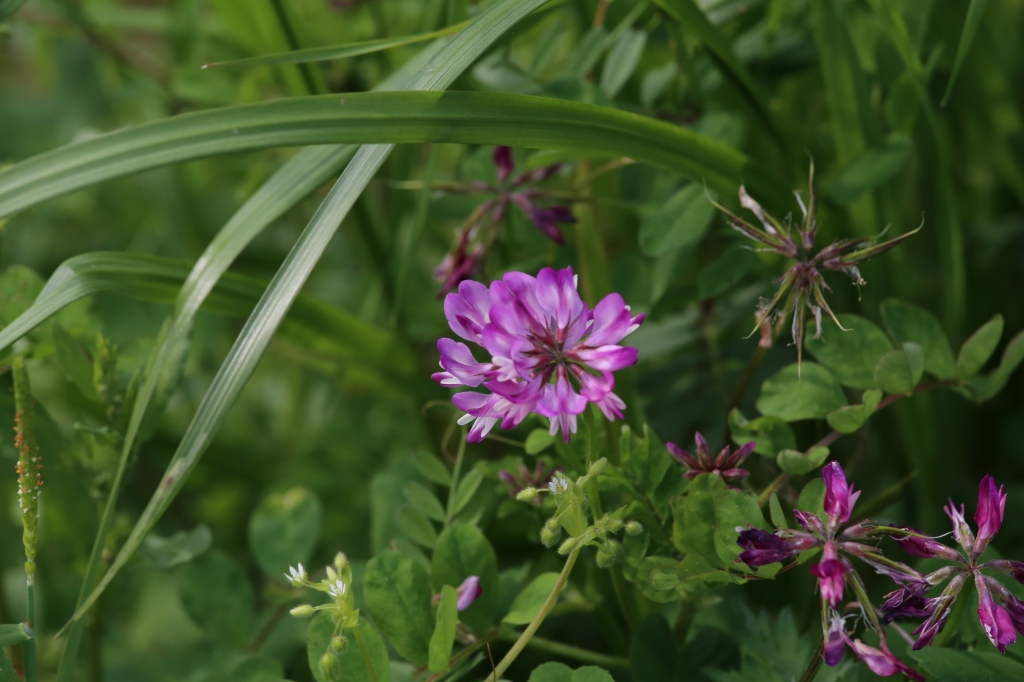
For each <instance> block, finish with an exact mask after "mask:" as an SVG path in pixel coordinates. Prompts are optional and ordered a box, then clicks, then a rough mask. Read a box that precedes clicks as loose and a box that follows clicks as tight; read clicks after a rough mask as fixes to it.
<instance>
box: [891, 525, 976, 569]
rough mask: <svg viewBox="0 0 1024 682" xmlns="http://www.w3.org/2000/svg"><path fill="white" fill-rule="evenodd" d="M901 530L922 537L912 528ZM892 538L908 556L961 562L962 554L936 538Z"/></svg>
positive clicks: (911, 536)
mask: <svg viewBox="0 0 1024 682" xmlns="http://www.w3.org/2000/svg"><path fill="white" fill-rule="evenodd" d="M900 528H903V529H904V530H907V531H910V532H911V533H917V534H918V535H920V532H919V531H917V530H914V529H913V528H911V527H910V526H900ZM892 537H893V539H894V540H896V542H898V543H900V547H902V548H903V549H904V550H905V551H906V552H907V553H908V554H913V555H914V556H919V557H922V558H924V559H932V558H934V557H941V558H943V559H946V560H947V561H959V560H960V558H961V557H960V554H959V553H958V552H957V551H956V550H955V549H952V548H950V547H946V546H945V545H944V544H942V543H941V542H939V541H938V540H935V539H934V538H923V537H918V536H917V535H902V536H901V535H893V536H892Z"/></svg>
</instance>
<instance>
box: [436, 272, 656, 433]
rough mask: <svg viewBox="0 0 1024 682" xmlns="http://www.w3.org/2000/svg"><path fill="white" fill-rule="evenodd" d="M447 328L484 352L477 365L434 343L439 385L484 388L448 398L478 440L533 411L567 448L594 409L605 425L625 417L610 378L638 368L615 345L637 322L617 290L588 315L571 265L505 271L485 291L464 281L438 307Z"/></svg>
mask: <svg viewBox="0 0 1024 682" xmlns="http://www.w3.org/2000/svg"><path fill="white" fill-rule="evenodd" d="M444 311H445V316H446V317H447V318H448V324H449V325H450V326H451V328H452V331H454V332H455V333H456V334H458V335H459V336H460V337H462V338H463V339H465V340H466V341H470V342H472V343H475V344H477V345H478V346H480V347H482V348H483V349H484V350H485V351H486V352H487V354H488V355H489V356H490V358H489V360H487V361H484V362H479V361H478V360H477V359H476V357H474V355H473V352H472V351H471V350H470V348H469V346H467V345H466V344H464V343H461V342H458V341H454V340H452V339H440V340H439V341H438V342H437V349H438V351H440V353H441V368H442V369H443V370H444V371H443V372H438V373H436V374H434V375H433V379H434V380H435V381H437V382H439V383H440V384H441V385H443V386H450V387H458V386H466V387H469V388H477V387H483V388H485V389H487V390H488V391H489V392H488V393H479V392H476V391H465V392H463V393H457V394H455V396H453V398H452V401H453V402H454V403H455V405H456V406H457V407H458V408H459V409H461V410H464V411H465V412H466V414H465V415H464V416H463V417H462V419H460V420H459V423H461V424H467V423H469V422H473V426H472V428H471V429H470V432H469V437H468V440H469V441H470V442H479V441H481V440H483V438H484V437H485V436H486V435H487V434H488V432H490V430H491V429H492V428H493V427H494V425H495V424H497V423H498V422H501V427H502V428H503V429H511V428H514V427H515V426H518V425H519V423H520V422H522V421H523V419H525V418H526V416H527V415H528V414H530V413H533V412H536V413H537V414H540V415H542V416H544V417H547V418H548V419H550V420H551V434H552V435H554V434H555V433H556V432H557V431H558V430H559V429H561V431H562V437H563V438H564V439H565V441H566V442H568V441H569V434H570V433H575V432H576V417H577V416H578V415H579V414H580V413H581V412H583V410H584V409H586V407H587V404H588V403H594V404H595V405H597V406H598V408H600V410H601V412H603V413H604V415H605V416H606V417H608V419H615V418H616V417H618V418H622V410H623V409H624V408H625V406H626V405H625V403H624V402H623V401H622V400H621V399H620V398H619V397H618V396H617V395H615V393H613V392H612V391H613V389H614V387H615V379H614V377H613V375H612V372H614V371H616V370H619V369H623V368H624V367H629V366H630V365H633V364H635V363H636V355H637V351H636V349H635V348H627V347H623V346H620V345H618V343H619V342H620V341H621V340H622V339H623V338H624V337H625V336H627V335H628V334H630V333H632V332H633V331H634V330H635V329H636V328H637V327H639V326H640V323H641V322H642V321H643V317H644V316H643V314H640V315H635V316H634V315H632V314H631V313H630V310H629V306H627V305H626V304H625V302H624V301H623V300H622V296H620V295H619V294H609V295H608V296H605V297H604V299H602V300H601V302H600V303H598V304H597V306H596V307H594V309H593V310H591V309H590V308H588V307H587V304H586V303H584V302H583V300H582V299H581V298H580V295H579V292H577V290H576V277H575V276H574V275H573V272H572V268H565V269H564V270H553V269H552V268H544V269H543V270H541V271H540V273H538V275H537V276H536V277H532V276H530V275H527V274H525V273H522V272H510V273H507V274H506V275H505V276H504V277H502V278H501V279H500V280H495V281H494V282H492V283H491V285H490V287H487V286H485V285H483V284H481V283H479V282H474V281H470V280H467V281H464V282H462V283H461V284H459V289H458V292H457V293H451V294H448V296H447V297H446V298H445V301H444Z"/></svg>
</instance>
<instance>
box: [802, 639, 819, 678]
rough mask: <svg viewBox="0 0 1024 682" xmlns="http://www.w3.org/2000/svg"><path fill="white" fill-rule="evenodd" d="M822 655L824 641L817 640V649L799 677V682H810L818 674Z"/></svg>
mask: <svg viewBox="0 0 1024 682" xmlns="http://www.w3.org/2000/svg"><path fill="white" fill-rule="evenodd" d="M824 653H825V640H824V639H819V640H818V647H817V648H816V649H815V650H814V655H812V656H811V661H810V663H808V664H807V669H806V670H804V674H803V675H801V676H800V682H812V680H813V679H814V678H815V676H816V675H817V674H818V668H820V667H821V657H822V655H824Z"/></svg>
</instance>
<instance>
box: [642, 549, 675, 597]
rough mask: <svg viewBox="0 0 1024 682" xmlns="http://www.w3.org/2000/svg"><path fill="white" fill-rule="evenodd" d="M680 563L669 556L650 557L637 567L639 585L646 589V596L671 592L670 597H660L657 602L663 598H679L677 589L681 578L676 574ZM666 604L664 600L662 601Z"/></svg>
mask: <svg viewBox="0 0 1024 682" xmlns="http://www.w3.org/2000/svg"><path fill="white" fill-rule="evenodd" d="M677 564H678V562H677V561H676V560H675V559H673V558H671V557H667V556H649V557H646V558H645V559H644V560H643V561H641V562H640V565H639V566H638V567H637V571H636V579H637V584H638V585H639V586H640V587H641V588H646V589H644V594H645V595H650V594H657V593H664V592H669V593H670V594H668V595H664V594H661V595H658V596H656V597H654V599H655V601H657V600H658V599H662V598H663V597H669V598H670V599H671V600H675V599H676V597H677V594H676V592H677V590H676V588H677V587H678V586H679V582H680V581H679V576H678V575H677V574H676V566H677ZM662 602H664V599H662Z"/></svg>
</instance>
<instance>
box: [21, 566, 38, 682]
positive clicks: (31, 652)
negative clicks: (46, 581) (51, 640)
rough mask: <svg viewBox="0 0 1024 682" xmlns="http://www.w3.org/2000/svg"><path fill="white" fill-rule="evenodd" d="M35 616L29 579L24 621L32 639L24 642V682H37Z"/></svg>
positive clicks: (34, 601) (32, 584)
mask: <svg viewBox="0 0 1024 682" xmlns="http://www.w3.org/2000/svg"><path fill="white" fill-rule="evenodd" d="M35 615H36V585H35V581H34V580H33V579H32V578H31V577H30V578H29V581H28V612H27V614H26V616H25V619H26V620H27V621H28V625H29V627H30V628H32V631H33V635H32V639H30V640H28V641H27V642H25V644H24V647H25V682H39V660H38V658H37V657H36V636H35V628H34V627H33V625H34V624H35V620H36V618H35Z"/></svg>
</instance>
